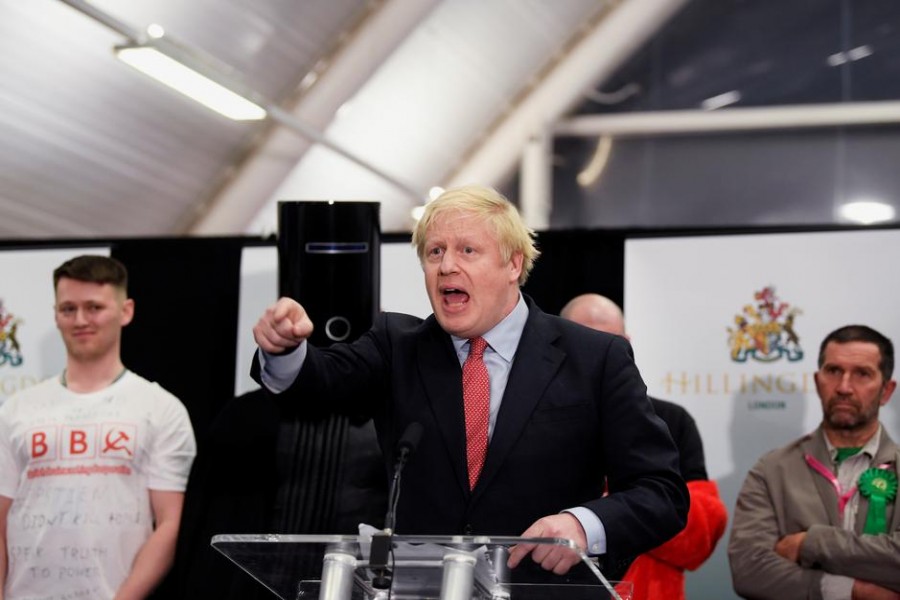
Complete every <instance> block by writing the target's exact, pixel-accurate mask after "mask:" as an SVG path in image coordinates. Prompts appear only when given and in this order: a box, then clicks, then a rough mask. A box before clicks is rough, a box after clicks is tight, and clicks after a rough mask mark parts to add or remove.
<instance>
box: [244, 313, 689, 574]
mask: <svg viewBox="0 0 900 600" xmlns="http://www.w3.org/2000/svg"><path fill="white" fill-rule="evenodd" d="M528 306H529V316H528V321H527V324H526V326H525V330H524V332H523V334H522V338H521V341H520V343H519V347H518V349H517V351H516V356H515V359H514V363H513V365H512V370H511V371H510V374H509V380H508V383H507V386H506V391H505V394H504V396H503V402H502V405H501V408H500V412H499V415H498V418H497V423H496V426H495V429H494V432H493V435H492V438H491V441H490V445H489V447H488V452H487V458H486V461H485V465H484V468H483V470H482V473H481V477H480V479H479V481H478V484H477V485H476V487H475V489H474V490H472V491H470V490H469V487H468V484H467V477H466V452H465V422H464V416H463V403H462V382H461V379H462V375H461V372H462V371H461V367H460V364H459V360H458V359H457V356H456V353H455V351H454V349H453V344H452V342H451V339H450V336H449V335H448V334H447V333H446V332H444V331H443V330H442V329H441V327H440V326H439V325H438V323H437V321H436V320H435V318H434V316H433V315H432V316H430V317H429V318H427V319H425V320H424V321H423V320H422V319H419V318H416V317H412V316H409V315H401V314H396V313H383V314H381V315H380V316H379V317H378V318H377V319H376V321H375V324H374V325H373V327H372V329H371V330H370V331H368V332H367V333H366V334H364V335H363V336H362V337H360V339H358V340H357V341H355V342H354V343H352V344H335V345H333V346H331V347H329V348H327V349H317V348H314V347H312V346H309V347H308V354H307V358H306V361H305V363H304V365H303V369H302V370H301V372H300V374H299V375H298V377H297V379H296V380H295V382H294V384H293V385H292V386H291V387H290V388H289V389H288V390H285V392H283V393H282V394H279V396H281V397H285V398H287V399H288V400H289V401H291V402H302V403H303V406H305V407H316V408H317V409H323V408H324V409H328V410H336V411H344V412H349V413H351V414H354V413H355V414H364V415H369V416H371V417H373V418H374V420H375V426H376V429H377V431H378V436H379V443H380V444H381V446H382V450H383V452H384V455H385V460H386V465H385V466H386V469H387V470H390V468H391V464H392V462H393V456H394V447H395V445H396V443H397V439H398V437H399V436H400V435H401V434H402V433H403V431H404V429H405V428H406V426H407V425H408V424H409V423H411V422H418V423H421V424H422V426H423V427H424V435H423V436H422V440H421V442H420V444H419V447H418V449H417V450H416V453H415V455H414V456H413V457H412V458H411V460H410V462H409V463H408V465H407V466H406V469H405V471H404V475H403V490H402V494H401V496H400V500H399V505H398V511H397V515H398V516H397V526H396V528H395V530H396V531H397V533H400V534H436V535H440V534H491V535H513V536H516V535H521V534H522V532H524V531H525V529H527V528H528V527H529V526H530V525H531V524H532V523H533V522H534V521H536V520H537V519H539V518H540V517H543V516H546V515H552V514H556V513H558V512H559V511H561V510H563V509H565V508H570V507H574V506H579V505H580V506H586V507H587V508H589V509H590V510H592V511H593V512H594V513H596V514H597V515H598V516H599V517H600V520H601V521H602V522H603V525H604V528H605V530H606V535H607V549H608V553H607V555H606V557H605V560H604V565H603V568H605V569H606V570H607V571H608V572H622V571H624V568H627V565H628V564H629V563H630V561H631V560H632V559H633V558H634V556H636V555H638V554H640V553H642V552H645V551H647V550H649V549H651V548H653V547H655V546H658V545H659V544H661V543H663V542H664V541H666V540H667V539H669V538H671V537H672V536H673V535H675V534H676V533H678V532H679V531H680V530H681V529H682V528H683V527H684V524H685V519H686V515H687V509H688V494H687V489H686V487H685V484H684V481H683V480H682V478H681V476H680V475H679V468H678V451H677V450H676V448H675V446H674V444H673V442H672V438H671V436H670V435H669V432H668V430H667V428H666V426H665V424H664V423H663V422H662V421H661V420H660V419H659V418H658V417H657V416H656V415H655V413H654V412H653V409H652V407H651V405H650V402H649V400H648V398H647V393H646V387H645V385H644V383H643V381H642V380H641V377H640V374H639V373H638V370H637V368H636V367H635V365H634V361H633V359H632V354H631V348H630V346H629V345H628V342H627V341H625V340H624V339H623V338H620V337H616V336H612V335H608V334H605V333H601V332H598V331H593V330H589V329H587V328H585V327H581V326H580V325H577V324H575V323H572V322H570V321H566V320H564V319H561V318H559V317H555V316H551V315H547V314H545V313H543V312H542V311H541V310H540V309H538V308H537V307H536V306H535V305H534V304H533V303H532V302H531V301H530V299H528ZM258 370H259V365H258V362H257V361H254V376H255V377H258ZM604 480H606V481H608V485H609V492H610V494H609V495H608V496H606V497H603V493H604Z"/></svg>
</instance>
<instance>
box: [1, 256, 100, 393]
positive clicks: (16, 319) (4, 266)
mask: <svg viewBox="0 0 900 600" xmlns="http://www.w3.org/2000/svg"><path fill="white" fill-rule="evenodd" d="M81 254H102V255H103V256H109V248H106V247H102V248H77V249H72V248H60V249H57V248H54V249H45V250H44V249H42V250H38V249H33V250H27V249H21V250H4V251H2V252H0V273H2V274H3V277H2V279H0V323H3V325H2V327H0V331H2V340H0V348H2V350H0V352H2V353H3V356H0V403H2V402H3V401H4V400H6V398H7V397H8V396H11V395H12V394H14V393H15V392H17V391H19V390H21V389H23V388H25V387H28V386H29V385H33V384H35V383H37V382H38V381H41V380H42V379H46V378H47V377H50V376H51V375H55V374H57V373H60V372H62V370H63V368H64V367H65V366H66V352H65V347H64V346H63V343H62V340H61V339H60V337H59V332H58V331H57V330H56V324H55V321H54V315H53V304H54V301H55V298H54V290H53V270H54V269H56V267H58V266H59V265H61V264H62V263H64V262H65V261H67V260H69V259H70V258H74V257H76V256H78V255H81ZM14 324H15V331H13V326H14ZM13 338H14V339H15V340H16V342H17V343H18V346H19V349H18V351H14V350H13V342H12V340H13ZM20 361H21V362H20Z"/></svg>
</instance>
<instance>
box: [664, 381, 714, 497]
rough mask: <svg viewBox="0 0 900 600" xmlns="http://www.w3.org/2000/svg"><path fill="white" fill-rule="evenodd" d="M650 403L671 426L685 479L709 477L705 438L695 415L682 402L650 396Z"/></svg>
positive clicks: (694, 479)
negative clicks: (704, 453)
mask: <svg viewBox="0 0 900 600" xmlns="http://www.w3.org/2000/svg"><path fill="white" fill-rule="evenodd" d="M650 404H652V405H653V410H654V411H655V412H656V414H657V415H658V416H659V418H660V419H662V420H663V422H665V424H666V425H667V426H668V427H669V433H671V434H672V439H673V440H674V441H675V446H676V447H677V448H678V454H679V459H678V464H679V467H680V469H681V476H682V477H684V480H685V481H697V480H705V479H709V477H708V476H707V474H706V459H705V457H704V456H703V440H702V439H701V438H700V430H699V429H697V422H696V421H694V417H692V416H691V413H689V412H688V411H687V409H685V408H684V407H683V406H681V405H680V404H675V403H674V402H669V401H668V400H660V399H659V398H650Z"/></svg>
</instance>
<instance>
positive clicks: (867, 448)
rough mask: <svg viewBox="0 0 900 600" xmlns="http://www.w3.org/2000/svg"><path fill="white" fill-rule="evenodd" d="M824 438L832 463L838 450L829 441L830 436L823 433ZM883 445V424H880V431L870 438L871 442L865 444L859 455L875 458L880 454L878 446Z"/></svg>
mask: <svg viewBox="0 0 900 600" xmlns="http://www.w3.org/2000/svg"><path fill="white" fill-rule="evenodd" d="M822 437H823V438H825V447H826V448H828V456H830V457H831V460H832V462H834V460H835V459H836V457H837V448H835V447H834V445H833V444H832V443H831V441H830V440H829V439H828V436H827V435H825V432H824V431H823V432H822ZM880 443H881V423H878V431H876V432H875V435H873V436H872V437H870V438H869V441H868V442H866V443H865V445H864V446H863V447H862V449H861V450H860V451H859V454H866V455H868V456H869V458H873V457H874V456H875V454H877V453H878V446H879V444H880Z"/></svg>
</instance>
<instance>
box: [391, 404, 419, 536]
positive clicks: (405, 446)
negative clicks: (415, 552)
mask: <svg viewBox="0 0 900 600" xmlns="http://www.w3.org/2000/svg"><path fill="white" fill-rule="evenodd" d="M421 439H422V425H421V424H420V423H416V422H415V421H413V422H412V423H410V424H409V425H407V426H406V429H405V430H404V431H403V435H401V436H400V441H399V442H397V462H396V463H395V464H394V479H393V481H391V489H390V491H389V493H388V510H387V514H386V515H385V517H384V530H385V531H387V532H388V533H393V532H394V523H396V521H397V501H398V500H400V473H401V472H402V471H403V467H404V466H405V465H406V461H407V460H409V457H410V456H412V454H413V452H415V451H416V448H418V447H419V442H420V441H421Z"/></svg>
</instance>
